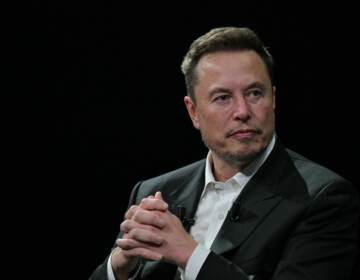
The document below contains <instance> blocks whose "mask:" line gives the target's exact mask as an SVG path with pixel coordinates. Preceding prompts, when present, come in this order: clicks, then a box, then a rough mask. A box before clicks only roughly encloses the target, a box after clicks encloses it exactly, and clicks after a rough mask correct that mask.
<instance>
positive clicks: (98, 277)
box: [89, 182, 141, 280]
mask: <svg viewBox="0 0 360 280" xmlns="http://www.w3.org/2000/svg"><path fill="white" fill-rule="evenodd" d="M140 185H141V182H139V183H137V184H136V185H135V187H134V188H133V190H132V192H131V195H130V199H129V205H128V208H129V207H130V206H132V205H134V204H136V201H137V195H138V191H139V187H140ZM117 238H121V233H120V234H119V235H118V236H117ZM115 247H116V244H115V243H114V245H113V247H112V249H113V248H115ZM109 256H110V255H109ZM109 256H107V257H106V259H105V261H104V262H103V263H102V264H100V265H99V266H98V267H97V268H96V269H95V271H94V272H93V273H92V274H91V276H90V278H89V280H108V277H107V261H108V258H109Z"/></svg>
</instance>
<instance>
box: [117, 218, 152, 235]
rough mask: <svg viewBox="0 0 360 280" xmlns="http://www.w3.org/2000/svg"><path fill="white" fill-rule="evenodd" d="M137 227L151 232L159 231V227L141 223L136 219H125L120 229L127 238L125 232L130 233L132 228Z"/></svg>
mask: <svg viewBox="0 0 360 280" xmlns="http://www.w3.org/2000/svg"><path fill="white" fill-rule="evenodd" d="M135 228H141V229H144V230H148V231H151V232H154V233H155V234H156V233H158V228H156V227H153V226H149V225H145V224H139V223H137V222H136V221H134V220H125V221H123V222H122V223H121V224H120V231H121V233H122V234H123V238H125V234H127V233H129V232H130V231H131V230H132V229H135Z"/></svg>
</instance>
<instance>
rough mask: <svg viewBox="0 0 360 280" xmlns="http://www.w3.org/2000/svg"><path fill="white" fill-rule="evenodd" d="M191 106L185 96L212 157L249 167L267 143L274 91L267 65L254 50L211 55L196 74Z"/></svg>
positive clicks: (194, 122) (270, 125)
mask: <svg viewBox="0 0 360 280" xmlns="http://www.w3.org/2000/svg"><path fill="white" fill-rule="evenodd" d="M195 71H197V77H198V81H197V83H196V85H195V87H194V94H195V100H196V101H195V102H193V101H192V100H191V99H190V98H189V97H187V96H186V97H185V104H186V107H187V109H188V112H189V114H190V117H191V119H192V122H193V124H194V126H195V127H196V128H197V129H199V130H200V132H201V135H202V138H203V141H204V143H205V144H206V145H207V146H208V148H209V149H211V150H212V152H213V156H215V157H218V158H219V159H221V160H223V161H225V162H227V163H230V164H247V163H249V162H250V161H251V160H252V159H254V157H256V156H257V155H258V154H259V153H261V152H262V151H263V150H264V149H265V148H266V146H267V145H268V143H269V142H270V140H271V137H272V135H273V132H274V125H275V124H274V123H275V115H274V109H275V89H274V88H272V86H271V81H270V78H269V75H268V72H267V70H266V66H265V63H264V62H263V61H262V59H261V58H260V56H259V55H258V54H257V53H256V52H254V51H230V52H229V51H226V52H225V51H224V52H215V53H211V54H208V55H205V56H204V57H202V58H201V59H200V61H199V63H198V65H197V68H196V70H195Z"/></svg>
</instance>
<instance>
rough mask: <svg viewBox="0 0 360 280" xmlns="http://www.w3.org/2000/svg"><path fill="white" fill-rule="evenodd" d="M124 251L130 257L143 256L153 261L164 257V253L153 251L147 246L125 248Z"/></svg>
mask: <svg viewBox="0 0 360 280" xmlns="http://www.w3.org/2000/svg"><path fill="white" fill-rule="evenodd" d="M122 253H123V254H124V256H125V257H128V258H133V257H141V258H144V259H147V260H152V261H160V260H161V259H162V255H161V254H159V253H157V252H155V251H152V250H150V249H146V248H142V247H139V248H135V249H131V250H123V251H122Z"/></svg>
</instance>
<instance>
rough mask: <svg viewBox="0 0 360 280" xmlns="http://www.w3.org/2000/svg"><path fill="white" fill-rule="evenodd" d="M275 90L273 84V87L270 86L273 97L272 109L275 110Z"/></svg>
mask: <svg viewBox="0 0 360 280" xmlns="http://www.w3.org/2000/svg"><path fill="white" fill-rule="evenodd" d="M275 92H276V87H275V86H273V88H272V97H273V109H274V110H275V107H276V94H275Z"/></svg>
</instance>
